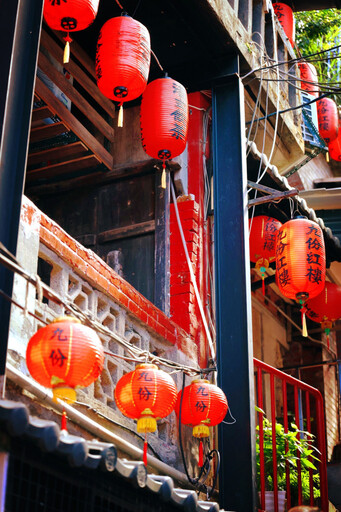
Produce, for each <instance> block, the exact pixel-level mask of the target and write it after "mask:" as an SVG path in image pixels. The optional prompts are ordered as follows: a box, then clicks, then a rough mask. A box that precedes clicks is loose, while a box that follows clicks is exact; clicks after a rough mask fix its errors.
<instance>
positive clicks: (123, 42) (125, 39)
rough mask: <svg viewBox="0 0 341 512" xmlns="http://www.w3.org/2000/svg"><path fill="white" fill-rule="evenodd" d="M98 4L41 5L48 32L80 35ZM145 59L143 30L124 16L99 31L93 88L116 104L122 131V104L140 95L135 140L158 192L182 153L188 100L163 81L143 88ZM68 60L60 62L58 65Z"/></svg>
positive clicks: (93, 0)
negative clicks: (158, 169)
mask: <svg viewBox="0 0 341 512" xmlns="http://www.w3.org/2000/svg"><path fill="white" fill-rule="evenodd" d="M98 3H99V0H68V2H67V3H65V4H64V2H61V1H60V0H45V4H44V18H45V21H46V23H47V24H48V25H49V26H50V27H51V28H52V29H54V30H66V31H67V36H66V44H67V47H66V51H65V54H67V53H68V52H69V50H68V48H69V42H70V41H71V39H70V37H69V32H70V31H72V30H82V29H84V28H86V27H87V26H89V25H90V24H91V23H92V22H93V20H94V19H95V17H96V14H97V10H98ZM150 59H151V47H150V35H149V32H148V30H147V28H146V27H145V26H144V25H142V24H141V23H140V22H138V21H136V20H134V19H133V18H131V17H130V16H128V15H127V14H126V13H124V12H123V13H122V15H121V16H118V17H115V18H112V19H110V20H108V21H107V22H106V23H105V24H104V25H103V26H102V28H101V30H100V34H99V37H98V41H97V49H96V78H97V86H98V88H99V89H100V91H101V92H102V94H103V95H104V96H106V97H107V98H109V99H111V100H113V101H116V102H118V107H119V114H118V122H117V126H118V127H123V104H124V103H125V102H128V101H132V100H135V99H137V98H139V97H140V96H141V95H142V102H141V115H140V121H141V139H142V146H143V148H144V150H145V152H146V153H147V155H148V156H151V157H152V158H156V159H160V160H161V161H162V179H161V186H162V188H166V174H165V170H166V160H169V159H171V158H174V157H176V156H178V155H180V154H181V153H182V152H183V151H184V150H185V147H186V143H187V132H188V99H187V93H186V90H185V88H184V87H183V85H181V84H180V83H179V82H176V81H175V80H172V79H171V78H169V77H168V76H167V74H166V76H165V77H164V78H161V79H158V80H154V81H153V82H151V83H150V84H149V85H148V86H147V82H148V75H149V68H150ZM65 62H68V58H67V59H66V58H64V63H65Z"/></svg>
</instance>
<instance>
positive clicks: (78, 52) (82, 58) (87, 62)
mask: <svg viewBox="0 0 341 512" xmlns="http://www.w3.org/2000/svg"><path fill="white" fill-rule="evenodd" d="M55 35H56V36H57V37H58V39H59V41H60V42H61V43H62V44H63V46H64V44H65V41H64V36H63V35H62V32H55ZM70 48H71V52H70V56H71V58H72V56H73V55H74V56H75V57H76V59H77V60H78V61H79V62H80V63H81V64H82V66H84V68H85V69H86V70H87V71H88V73H90V75H91V76H93V77H94V78H95V79H96V68H95V63H94V61H93V60H92V59H91V58H90V57H89V55H88V54H87V53H86V52H85V51H84V50H83V48H82V47H81V46H80V45H79V44H78V43H77V41H72V43H71V47H70Z"/></svg>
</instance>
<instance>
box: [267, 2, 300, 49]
mask: <svg viewBox="0 0 341 512" xmlns="http://www.w3.org/2000/svg"><path fill="white" fill-rule="evenodd" d="M272 6H273V8H274V11H275V14H276V16H277V18H278V21H279V22H280V24H281V25H282V28H283V30H284V33H285V35H286V36H287V38H288V39H289V41H290V44H291V46H294V42H295V19H294V13H293V10H292V9H291V7H289V5H287V4H282V3H278V2H276V3H274V4H272Z"/></svg>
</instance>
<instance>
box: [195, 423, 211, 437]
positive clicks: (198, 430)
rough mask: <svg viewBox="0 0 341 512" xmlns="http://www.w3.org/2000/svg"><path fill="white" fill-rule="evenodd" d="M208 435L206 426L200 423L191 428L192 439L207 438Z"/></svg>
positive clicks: (208, 431)
mask: <svg viewBox="0 0 341 512" xmlns="http://www.w3.org/2000/svg"><path fill="white" fill-rule="evenodd" d="M209 435H210V429H209V428H208V426H207V425H203V424H202V423H201V424H200V425H196V426H195V427H193V437H209Z"/></svg>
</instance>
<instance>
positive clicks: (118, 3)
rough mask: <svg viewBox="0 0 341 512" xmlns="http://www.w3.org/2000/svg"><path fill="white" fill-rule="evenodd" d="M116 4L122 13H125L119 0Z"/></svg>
mask: <svg viewBox="0 0 341 512" xmlns="http://www.w3.org/2000/svg"><path fill="white" fill-rule="evenodd" d="M115 2H116V3H117V5H118V6H119V8H120V9H121V11H124V7H123V6H122V5H121V4H120V2H119V1H118V0H115Z"/></svg>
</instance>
